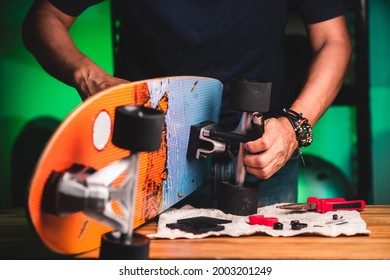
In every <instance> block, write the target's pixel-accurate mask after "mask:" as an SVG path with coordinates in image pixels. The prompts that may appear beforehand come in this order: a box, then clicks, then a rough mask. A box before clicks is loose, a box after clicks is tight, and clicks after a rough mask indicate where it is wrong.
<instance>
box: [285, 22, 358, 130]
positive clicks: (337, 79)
mask: <svg viewBox="0 0 390 280" xmlns="http://www.w3.org/2000/svg"><path fill="white" fill-rule="evenodd" d="M334 21H336V22H335V23H333V24H337V25H338V26H339V27H338V28H336V27H333V28H334V29H333V30H332V32H333V33H334V32H337V34H333V36H329V37H328V38H322V37H321V35H319V34H323V33H321V32H319V30H317V29H318V28H319V27H318V26H311V27H309V32H310V33H311V36H312V46H313V49H314V58H313V62H312V64H311V67H310V68H309V72H308V76H307V80H306V83H305V86H304V87H303V89H302V91H301V93H300V95H299V97H298V99H297V100H296V101H295V102H294V103H293V105H292V106H291V109H292V110H294V111H297V112H302V113H303V115H304V116H305V117H306V118H307V119H308V120H309V122H310V123H311V124H312V125H314V124H315V123H316V122H317V121H318V119H319V118H320V117H321V116H322V115H323V114H324V113H325V111H326V110H327V109H328V108H329V106H330V105H331V104H332V102H333V101H334V99H335V98H336V96H337V94H338V92H339V90H340V87H341V85H342V83H343V78H344V75H345V72H346V69H347V67H348V63H349V60H350V57H351V43H350V39H349V35H348V31H347V28H346V24H345V21H344V18H343V17H340V18H337V19H334ZM326 24H327V23H326ZM326 24H325V25H326ZM340 26H342V27H343V28H340ZM322 28H324V27H322ZM325 28H332V27H331V25H330V24H329V26H328V27H327V26H325ZM335 30H336V31H335Z"/></svg>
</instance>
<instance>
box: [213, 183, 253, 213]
mask: <svg viewBox="0 0 390 280" xmlns="http://www.w3.org/2000/svg"><path fill="white" fill-rule="evenodd" d="M258 194H259V188H258V187H257V186H256V185H250V184H248V183H246V185H243V186H237V185H234V184H232V183H231V182H228V181H225V182H222V183H221V185H220V186H219V194H218V209H220V210H222V211H223V212H224V213H227V214H233V215H237V216H248V215H253V214H256V213H257V204H258V199H259V198H258Z"/></svg>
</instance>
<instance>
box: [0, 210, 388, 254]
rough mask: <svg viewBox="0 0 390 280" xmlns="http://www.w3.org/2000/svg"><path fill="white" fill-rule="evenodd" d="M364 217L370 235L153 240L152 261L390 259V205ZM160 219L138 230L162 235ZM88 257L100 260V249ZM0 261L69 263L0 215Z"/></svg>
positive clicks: (17, 217)
mask: <svg viewBox="0 0 390 280" xmlns="http://www.w3.org/2000/svg"><path fill="white" fill-rule="evenodd" d="M361 216H362V218H363V219H364V220H365V221H366V223H367V228H368V229H369V230H371V234H370V235H356V236H339V237H322V236H314V235H306V236H303V235H302V236H295V237H271V236H268V235H265V234H258V235H252V236H247V237H208V238H204V239H196V240H194V239H191V240H190V239H175V240H168V239H157V240H151V245H150V258H151V259H281V260H286V259H287V260H288V259H303V260H306V259H336V260H338V259H340V260H345V259H362V260H366V259H367V260H368V259H374V260H379V259H390V205H386V206H379V205H375V206H371V205H370V206H367V207H366V209H365V210H363V211H361ZM156 226H157V219H153V220H152V221H150V222H148V223H147V224H145V225H143V226H141V227H140V228H138V229H137V232H139V233H142V234H148V233H154V232H156ZM77 257H82V258H97V257H98V250H94V251H91V252H89V253H87V254H84V255H82V256H77ZM0 258H3V259H25V258H27V259H30V258H38V259H42V258H43V259H45V258H47V259H51V258H68V256H62V255H56V254H54V253H52V252H50V251H49V250H47V249H46V248H45V247H44V246H43V245H42V244H41V243H40V241H39V240H38V238H37V237H36V236H35V235H34V233H33V231H32V229H31V227H30V225H29V224H28V221H27V220H26V218H25V215H24V212H23V210H21V209H12V210H7V211H3V212H0Z"/></svg>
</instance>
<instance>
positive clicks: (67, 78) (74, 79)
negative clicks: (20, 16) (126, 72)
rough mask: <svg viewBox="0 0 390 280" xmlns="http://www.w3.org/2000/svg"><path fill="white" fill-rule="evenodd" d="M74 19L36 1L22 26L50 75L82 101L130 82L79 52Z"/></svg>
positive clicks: (25, 42) (30, 49) (47, 3)
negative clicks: (73, 32)
mask: <svg viewBox="0 0 390 280" xmlns="http://www.w3.org/2000/svg"><path fill="white" fill-rule="evenodd" d="M75 19H76V18H75V17H71V16H69V15H66V14H64V13H62V12H61V11H59V10H58V9H56V8H55V7H54V6H53V5H51V4H50V3H49V2H48V1H46V0H42V1H37V2H36V3H34V4H33V6H32V7H31V9H30V11H29V13H28V14H27V16H26V18H25V21H24V23H23V41H24V44H25V46H26V47H27V48H28V50H29V51H30V52H31V53H32V54H33V55H34V56H35V57H36V59H37V60H38V62H39V63H40V64H41V66H42V67H43V68H44V69H45V70H46V71H47V72H48V73H49V74H50V75H52V76H54V77H55V78H57V79H59V80H60V81H62V82H64V83H66V84H68V85H70V86H72V87H74V88H76V89H77V90H78V92H79V94H80V96H81V98H82V99H85V98H87V97H88V96H90V95H92V94H95V93H96V92H99V91H100V90H102V89H104V88H107V87H109V86H112V85H115V84H119V83H124V82H127V81H124V80H121V79H116V78H114V77H112V76H110V75H109V74H107V73H106V72H105V71H104V70H103V69H102V68H100V67H99V66H98V65H96V64H95V63H94V62H93V61H92V60H91V59H89V58H88V57H87V56H86V55H84V54H83V53H81V52H80V51H79V50H78V48H77V47H76V45H75V44H74V42H73V40H72V38H71V36H70V35H69V33H68V30H69V28H70V27H71V26H72V24H73V22H74V21H75Z"/></svg>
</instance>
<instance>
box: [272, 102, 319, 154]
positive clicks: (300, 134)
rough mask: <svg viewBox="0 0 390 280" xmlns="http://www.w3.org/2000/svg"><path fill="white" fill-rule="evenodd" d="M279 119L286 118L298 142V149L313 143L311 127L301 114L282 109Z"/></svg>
mask: <svg viewBox="0 0 390 280" xmlns="http://www.w3.org/2000/svg"><path fill="white" fill-rule="evenodd" d="M279 117H286V118H287V119H288V120H289V121H290V123H291V125H292V127H293V128H294V131H295V135H296V137H297V140H298V147H307V146H309V145H310V144H311V143H312V142H313V132H312V127H311V125H310V123H309V121H308V120H307V119H306V118H304V117H303V116H302V113H297V112H295V111H293V110H290V109H286V108H283V109H282V112H281V113H280V115H279Z"/></svg>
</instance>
